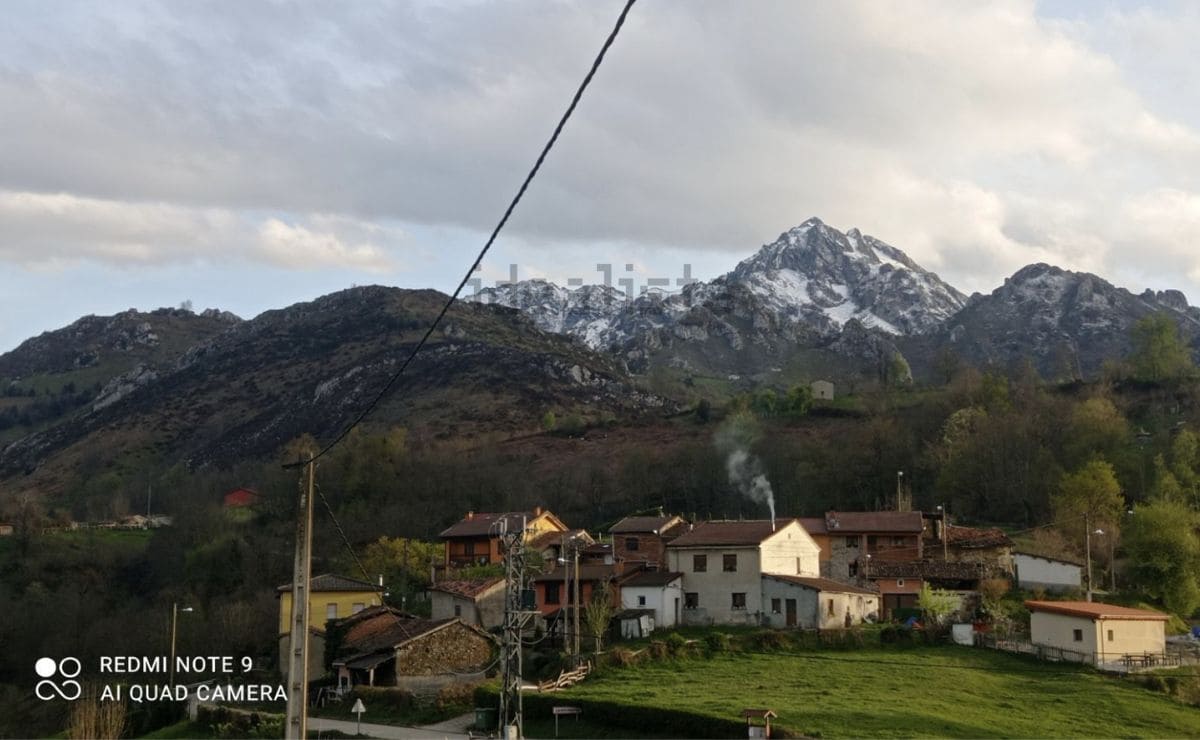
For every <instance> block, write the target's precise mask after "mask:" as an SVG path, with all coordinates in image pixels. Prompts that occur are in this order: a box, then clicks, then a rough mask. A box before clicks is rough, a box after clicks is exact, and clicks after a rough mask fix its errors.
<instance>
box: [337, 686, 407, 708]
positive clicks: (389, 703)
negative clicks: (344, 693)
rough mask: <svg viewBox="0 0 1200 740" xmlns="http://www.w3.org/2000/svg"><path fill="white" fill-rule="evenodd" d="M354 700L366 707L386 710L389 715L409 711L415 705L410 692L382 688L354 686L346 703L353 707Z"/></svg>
mask: <svg viewBox="0 0 1200 740" xmlns="http://www.w3.org/2000/svg"><path fill="white" fill-rule="evenodd" d="M356 699H362V701H363V704H365V705H367V706H368V707H380V708H386V711H387V712H388V713H389V714H401V713H404V712H408V711H411V710H412V708H413V707H414V706H416V704H417V698H416V697H415V696H413V694H412V692H411V691H405V690H404V689H397V688H388V687H384V686H355V687H354V690H353V691H352V692H350V697H349V699H347V701H348V702H349V703H350V704H351V705H353V704H354V701H355V700H356Z"/></svg>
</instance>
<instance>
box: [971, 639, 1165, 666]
mask: <svg viewBox="0 0 1200 740" xmlns="http://www.w3.org/2000/svg"><path fill="white" fill-rule="evenodd" d="M975 644H976V645H977V646H978V647H984V648H989V649H991V650H1002V651H1004V652H1009V653H1020V654H1022V655H1031V656H1033V657H1035V658H1037V659H1038V660H1045V661H1049V662H1054V663H1086V664H1088V665H1094V666H1096V667H1097V668H1099V669H1101V670H1106V671H1118V672H1122V673H1132V672H1136V671H1143V670H1147V669H1151V668H1170V667H1172V666H1179V665H1183V664H1184V663H1185V662H1188V661H1185V660H1184V659H1183V656H1182V655H1180V654H1179V653H1176V652H1161V653H1151V652H1144V653H1104V652H1099V653H1085V652H1081V651H1078V650H1068V649H1067V648H1060V647H1054V646H1052V645H1039V644H1037V643H1034V642H1030V641H1028V640H1011V639H1010V640H1005V639H1000V638H997V637H995V636H994V635H985V634H976V635H975Z"/></svg>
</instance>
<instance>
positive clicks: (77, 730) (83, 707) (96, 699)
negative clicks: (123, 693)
mask: <svg viewBox="0 0 1200 740" xmlns="http://www.w3.org/2000/svg"><path fill="white" fill-rule="evenodd" d="M124 732H125V702H123V701H101V699H100V691H99V687H97V686H96V685H94V684H93V685H89V686H88V687H87V689H86V690H85V691H84V693H83V696H81V697H80V698H79V699H78V701H76V702H75V703H73V704H72V705H71V713H70V715H69V719H68V721H67V737H69V738H72V740H87V738H96V740H116V739H117V738H119V737H121V735H122V734H123V733H124Z"/></svg>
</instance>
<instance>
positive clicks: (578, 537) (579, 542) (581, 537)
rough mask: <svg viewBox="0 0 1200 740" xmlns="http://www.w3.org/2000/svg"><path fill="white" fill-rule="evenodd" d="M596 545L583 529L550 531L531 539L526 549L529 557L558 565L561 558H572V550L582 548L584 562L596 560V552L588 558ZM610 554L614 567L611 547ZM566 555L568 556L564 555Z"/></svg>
mask: <svg viewBox="0 0 1200 740" xmlns="http://www.w3.org/2000/svg"><path fill="white" fill-rule="evenodd" d="M595 544H596V540H594V539H593V538H592V536H591V535H590V534H588V533H587V531H586V530H583V529H567V530H563V531H561V532H559V531H557V530H549V531H545V532H542V533H541V534H538V535H534V536H533V537H530V538H529V539H528V540H527V541H526V542H525V549H526V552H527V554H529V555H538V556H540V557H541V559H542V561H543V562H547V563H557V562H558V560H559V558H562V557H572V556H573V552H572V548H574V547H578V548H580V549H579V557H580V561H581V562H582V561H584V560H589V561H595V560H596V557H595V554H594V551H593V555H592V556H591V557H590V558H589V556H588V553H589V551H591V548H592V546H593V545H595ZM608 552H609V555H610V560H609V565H612V561H611V554H612V548H611V547H610V548H609V551H608ZM564 553H566V554H565V555H564Z"/></svg>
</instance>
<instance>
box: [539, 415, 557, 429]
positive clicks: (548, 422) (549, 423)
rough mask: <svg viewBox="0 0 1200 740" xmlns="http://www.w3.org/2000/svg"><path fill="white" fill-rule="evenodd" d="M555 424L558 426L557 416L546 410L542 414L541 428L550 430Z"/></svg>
mask: <svg viewBox="0 0 1200 740" xmlns="http://www.w3.org/2000/svg"><path fill="white" fill-rule="evenodd" d="M556 426H558V417H556V416H555V415H554V412H553V411H547V412H546V413H545V414H543V415H542V429H545V430H546V431H547V432H552V431H554V427H556Z"/></svg>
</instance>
